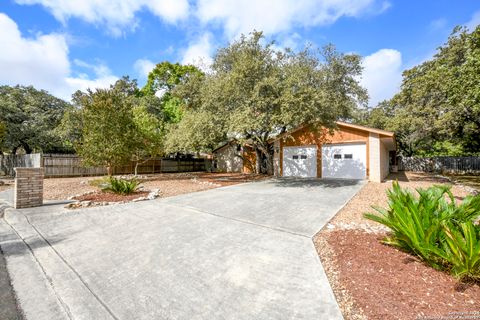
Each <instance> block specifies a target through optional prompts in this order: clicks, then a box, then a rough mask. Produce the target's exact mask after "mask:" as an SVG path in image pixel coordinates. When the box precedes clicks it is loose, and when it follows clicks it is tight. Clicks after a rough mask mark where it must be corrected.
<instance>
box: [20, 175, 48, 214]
mask: <svg viewBox="0 0 480 320" xmlns="http://www.w3.org/2000/svg"><path fill="white" fill-rule="evenodd" d="M15 173H16V176H15V189H14V199H13V203H14V207H15V208H16V209H20V208H30V207H39V206H41V205H42V204H43V176H44V171H43V168H15Z"/></svg>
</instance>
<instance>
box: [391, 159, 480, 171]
mask: <svg viewBox="0 0 480 320" xmlns="http://www.w3.org/2000/svg"><path fill="white" fill-rule="evenodd" d="M398 169H399V170H404V171H417V172H418V171H421V172H449V173H468V172H472V173H480V157H473V156H472V157H430V158H419V157H401V158H400V159H399V161H398Z"/></svg>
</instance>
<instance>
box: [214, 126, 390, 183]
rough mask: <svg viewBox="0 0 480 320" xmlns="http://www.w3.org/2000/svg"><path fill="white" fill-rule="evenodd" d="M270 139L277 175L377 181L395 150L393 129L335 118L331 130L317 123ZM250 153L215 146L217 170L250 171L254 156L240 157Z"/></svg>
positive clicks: (233, 146)
mask: <svg viewBox="0 0 480 320" xmlns="http://www.w3.org/2000/svg"><path fill="white" fill-rule="evenodd" d="M272 143H273V145H274V147H273V149H274V175H275V176H278V177H318V178H338V179H368V180H370V181H375V182H380V181H382V180H383V179H384V178H385V177H386V176H387V175H388V173H389V163H390V159H393V158H394V157H395V151H396V142H395V135H394V133H393V132H389V131H384V130H379V129H374V128H368V127H364V126H359V125H353V124H349V123H345V122H337V129H336V130H334V131H333V132H332V133H331V132H330V131H329V130H328V129H325V128H321V127H320V128H315V127H312V126H305V127H301V128H298V129H296V130H293V131H291V132H289V133H288V134H283V135H280V136H277V137H275V138H274V139H272ZM251 154H252V153H251V150H242V148H241V147H239V145H237V144H236V143H233V142H231V143H227V144H225V145H224V146H222V147H220V148H218V149H216V150H215V151H214V159H215V160H216V164H217V169H218V171H225V172H244V173H248V172H252V171H253V170H252V168H254V166H255V164H254V161H255V159H253V161H252V159H251V156H250V159H249V161H245V160H244V159H246V158H248V156H249V155H251ZM235 159H238V160H235ZM252 162H253V164H252Z"/></svg>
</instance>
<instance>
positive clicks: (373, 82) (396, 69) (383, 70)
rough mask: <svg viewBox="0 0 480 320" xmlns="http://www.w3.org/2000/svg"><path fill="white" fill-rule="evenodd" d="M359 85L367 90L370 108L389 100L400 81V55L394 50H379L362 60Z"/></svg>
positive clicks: (396, 90) (397, 88)
mask: <svg viewBox="0 0 480 320" xmlns="http://www.w3.org/2000/svg"><path fill="white" fill-rule="evenodd" d="M363 67H364V70H363V76H362V79H361V80H360V83H361V84H362V86H363V87H365V88H367V90H368V94H369V95H370V106H375V105H376V104H377V103H378V102H380V101H382V100H384V99H390V98H391V97H392V96H393V95H394V94H395V93H396V92H398V90H399V87H400V84H401V81H402V69H401V67H402V54H401V53H400V52H399V51H397V50H394V49H381V50H378V51H377V52H374V53H373V54H371V55H369V56H366V57H365V58H364V59H363Z"/></svg>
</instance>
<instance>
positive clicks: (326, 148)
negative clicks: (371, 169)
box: [322, 143, 367, 179]
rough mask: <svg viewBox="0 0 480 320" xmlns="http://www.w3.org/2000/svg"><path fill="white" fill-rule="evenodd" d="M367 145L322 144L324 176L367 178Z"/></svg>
mask: <svg viewBox="0 0 480 320" xmlns="http://www.w3.org/2000/svg"><path fill="white" fill-rule="evenodd" d="M366 177H367V147H366V145H365V144H364V143H359V144H327V145H323V146H322V178H343V179H365V178H366Z"/></svg>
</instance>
